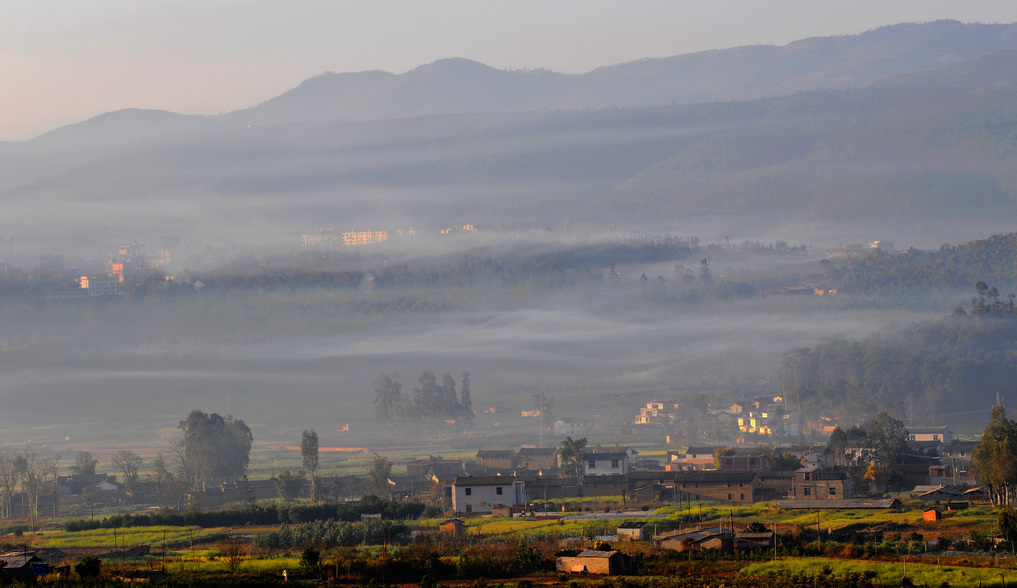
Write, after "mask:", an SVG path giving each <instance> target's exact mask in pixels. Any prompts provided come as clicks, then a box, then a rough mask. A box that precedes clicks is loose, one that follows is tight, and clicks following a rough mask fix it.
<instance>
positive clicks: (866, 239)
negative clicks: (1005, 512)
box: [0, 21, 1017, 453]
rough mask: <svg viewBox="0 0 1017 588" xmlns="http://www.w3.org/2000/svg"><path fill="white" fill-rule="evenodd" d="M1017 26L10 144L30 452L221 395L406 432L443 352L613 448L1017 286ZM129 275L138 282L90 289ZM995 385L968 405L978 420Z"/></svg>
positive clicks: (945, 29)
mask: <svg viewBox="0 0 1017 588" xmlns="http://www.w3.org/2000/svg"><path fill="white" fill-rule="evenodd" d="M1015 33H1017V24H992V25H990V24H962V23H960V22H956V21H937V22H930V23H923V24H901V25H894V26H887V27H883V28H878V29H875V30H870V31H867V32H864V33H861V34H857V35H844V36H839V37H817V38H810V39H805V40H802V41H798V42H795V43H790V44H788V45H786V46H781V47H776V46H765V47H764V46H750V47H737V48H732V49H726V50H715V51H707V52H701V53H695V54H688V55H679V56H676V57H670V58H658V59H647V60H641V61H635V62H630V63H622V64H615V65H611V64H604V65H605V67H601V68H597V69H594V70H593V71H590V72H588V73H585V74H559V73H555V72H551V71H548V70H526V71H519V70H517V71H507V70H499V69H495V68H492V67H489V66H486V65H484V64H482V63H478V62H476V61H472V60H469V59H463V58H456V59H443V60H440V61H436V62H433V63H429V64H424V65H420V66H419V67H417V68H415V69H413V70H411V71H409V72H407V73H403V74H391V73H387V72H380V71H370V72H351V73H327V74H322V75H320V76H317V77H315V78H312V79H308V80H306V81H305V82H303V83H302V84H300V85H299V86H297V87H295V88H293V89H291V90H290V91H288V92H285V93H283V94H281V95H279V96H277V97H274V98H271V99H268V100H265V101H264V102H261V103H259V104H255V105H253V106H251V107H249V108H244V109H240V110H237V111H233V112H228V113H222V114H219V115H207V116H206V115H193V114H180V113H172V112H167V111H158V110H145V109H125V110H118V111H115V112H109V113H106V114H102V115H100V116H96V117H95V118H92V119H89V120H85V121H82V122H79V123H76V124H72V125H69V126H65V127H61V128H58V129H55V130H53V131H50V132H48V133H45V134H43V135H41V136H38V137H36V138H34V139H31V140H26V141H19V142H10V141H9V142H3V143H0V201H2V202H3V211H4V214H3V216H2V218H0V237H2V241H0V259H2V264H0V402H2V403H3V409H2V410H0V444H7V445H10V446H18V447H20V446H22V445H24V444H26V443H28V442H31V443H32V444H41V445H45V446H46V447H47V448H48V450H52V451H55V452H57V453H59V452H61V451H64V452H68V453H69V452H70V451H71V449H70V448H72V447H78V446H80V444H81V443H86V444H90V446H91V447H101V446H104V445H105V446H107V447H115V446H118V445H120V444H124V443H126V444H133V446H137V447H145V448H147V450H148V451H152V450H153V448H156V447H158V448H162V447H164V446H165V444H166V443H167V442H168V440H169V439H171V438H173V437H174V435H175V434H176V426H177V423H178V422H179V421H180V419H181V418H182V417H183V416H184V415H186V414H187V413H188V412H189V411H190V410H193V409H198V410H203V411H207V412H218V413H221V414H227V413H232V414H234V415H236V416H238V417H239V418H242V419H244V420H245V421H246V422H247V423H248V424H249V425H251V427H252V430H253V433H254V437H255V439H257V440H258V442H259V443H286V442H290V441H288V440H292V439H295V438H298V437H299V434H300V430H301V429H307V428H310V427H314V428H315V429H316V430H317V431H318V432H319V434H321V436H322V443H323V445H335V446H345V445H349V446H360V445H369V444H371V443H384V442H386V441H385V439H384V436H383V435H382V434H381V432H380V430H379V428H378V425H377V423H376V422H375V421H374V413H375V406H374V399H375V397H374V382H375V379H376V378H377V377H378V376H379V374H384V373H391V372H398V373H399V374H400V375H401V377H402V382H403V385H404V387H405V388H406V389H407V390H408V389H410V388H412V387H413V385H414V381H415V378H416V376H417V374H419V373H420V372H421V371H423V370H428V369H433V370H434V371H435V372H436V373H439V374H440V373H442V372H450V373H451V374H453V375H454V376H455V377H456V378H459V377H460V376H459V374H462V373H463V372H469V374H470V377H471V381H472V393H473V402H474V408H475V409H476V410H477V414H478V416H477V423H478V427H477V432H475V433H473V435H474V436H475V437H476V436H479V437H481V438H490V439H499V438H500V436H501V435H503V433H502V432H501V431H503V430H506V431H508V432H507V433H504V435H516V436H523V435H526V434H527V433H525V431H527V430H528V429H527V427H529V426H530V425H529V424H528V423H527V422H526V421H523V420H522V418H521V417H520V416H519V415H520V411H521V410H527V409H529V408H531V404H532V400H531V397H532V395H533V394H534V393H537V392H539V391H541V390H543V391H546V392H547V393H549V394H550V395H552V396H554V397H555V398H556V402H557V405H556V413H557V414H558V415H560V416H573V415H574V416H576V417H583V418H595V419H596V420H597V422H598V423H599V425H598V426H601V427H602V431H603V432H604V433H603V434H604V435H610V436H613V437H620V436H622V435H624V434H625V433H624V431H625V426H626V425H630V424H631V418H632V413H633V412H634V411H635V410H636V409H637V408H638V407H639V406H640V405H641V404H645V402H647V401H649V400H653V399H660V398H662V397H665V396H667V397H671V396H673V397H677V396H679V395H681V394H686V393H692V392H695V393H706V394H709V395H710V396H711V397H714V398H717V399H723V400H725V401H726V400H732V401H733V400H737V399H738V398H740V397H742V396H751V395H753V394H766V393H776V392H778V391H781V390H782V386H786V382H785V383H782V381H781V373H782V371H781V370H782V362H783V361H784V359H785V357H786V354H787V353H788V352H789V350H791V349H793V348H799V347H812V348H814V347H815V346H816V345H817V343H819V342H821V341H823V340H825V339H828V338H830V337H833V336H843V337H844V338H846V339H849V340H852V341H866V344H873V340H872V339H866V337H874V338H881V339H885V340H893V339H894V337H895V335H893V333H895V331H894V330H893V329H895V328H900V327H901V325H908V324H910V323H919V322H922V321H927V324H928V323H935V321H940V320H943V319H944V317H947V316H948V315H950V314H951V313H952V312H953V311H954V309H955V308H957V307H964V309H965V310H966V311H975V310H977V308H976V307H977V304H973V303H972V301H971V298H972V294H973V292H974V290H973V288H974V284H975V282H976V281H980V280H981V281H984V282H986V283H988V285H991V286H993V287H996V288H998V290H999V292H1002V293H1003V298H1005V297H1006V294H1007V293H1008V292H1010V291H1011V290H1014V289H1017V277H1015V276H1014V274H1013V268H1014V267H1015V266H1014V265H1013V264H1012V263H1011V262H1012V259H1014V256H1015V255H1017V250H1014V248H1013V247H1012V244H1010V243H1009V242H1002V241H999V240H995V241H994V240H990V237H991V236H992V235H996V234H1007V233H1012V232H1013V228H1014V226H1015V223H1014V221H1015V220H1017V81H1015V80H1017V78H1015V77H1014V76H1013V72H1014V71H1015V69H1017V34H1015ZM254 100H257V98H255V99H252V102H253V101H254ZM344 233H346V235H344ZM349 235H352V237H350V236H349ZM358 235H359V236H358ZM349 239H352V240H353V241H352V242H350V241H349ZM358 239H359V241H358ZM132 242H133V245H131V246H127V245H125V244H128V243H132ZM969 242H970V243H973V244H970V245H967V246H964V245H963V244H966V243H969ZM944 244H951V245H953V246H956V249H953V250H952V249H951V248H950V247H944V248H942V249H941V246H943V245H944ZM132 246H133V247H141V246H144V248H145V252H144V256H143V257H144V259H142V256H141V255H140V254H139V255H135V256H134V258H133V260H134V262H136V264H135V267H133V269H132V268H131V267H128V268H127V269H124V267H123V266H124V265H127V266H130V264H131V263H132V262H131V261H130V260H129V258H130V256H129V255H127V254H122V256H123V257H124V259H123V260H120V261H117V260H116V255H117V253H116V252H117V251H118V248H119V249H123V248H124V247H132ZM911 248H913V249H911ZM923 251H927V252H929V253H927V254H925V253H922V252H923ZM972 251H974V252H978V253H977V254H976V253H971V252H972ZM934 252H935V253H934ZM982 252H996V253H995V254H993V253H985V254H984V255H982ZM937 255H938V257H937ZM124 260H127V261H124ZM117 263H120V264H121V268H120V270H119V271H120V272H121V273H120V276H119V277H122V278H123V282H122V286H118V288H121V289H119V290H117V292H115V293H110V295H107V296H88V295H87V294H85V293H83V292H82V291H83V290H85V288H83V286H82V283H81V281H80V280H81V277H82V276H86V277H89V279H90V280H92V281H93V282H94V283H99V282H100V281H101V280H98V278H101V277H110V276H112V275H113V273H115V272H114V269H112V268H113V267H114V266H115V265H116V264H117ZM893 263H898V264H899V266H893V265H892V264H893ZM110 264H112V265H110ZM881 264H882V265H881ZM901 268H905V269H901ZM908 272H912V273H908ZM905 276H906V279H905ZM167 277H169V279H167ZM999 292H997V297H998V294H999ZM817 294H822V295H817ZM982 295H983V302H984V293H983V294H982ZM990 298H991V297H990ZM935 324H937V325H938V324H939V323H935ZM888 325H889V326H888ZM944 328H945V327H944ZM873 333H880V334H879V335H872V334H873ZM1009 344H1010V343H1009V342H1008V343H1006V345H1009ZM860 345H861V344H860ZM1001 345H1002V344H1001ZM917 354H919V355H920V353H917ZM968 359H971V358H968ZM972 361H974V360H972ZM978 361H981V359H978ZM1012 368H1013V366H1010V365H1009V364H1005V365H1003V367H1001V368H999V369H1000V370H1001V371H1000V372H999V373H997V372H993V374H994V375H993V377H997V376H998V377H999V378H1000V379H1001V380H1002V379H1005V376H1007V374H1009V375H1014V374H1012V373H1011V371H1008V370H1012ZM859 380H864V378H859ZM944 381H945V380H944ZM959 381H960V380H951V383H950V384H943V387H942V390H948V391H949V393H950V394H953V393H956V392H958V390H957V389H956V388H954V387H951V386H955V384H956V382H959ZM994 381H995V380H994ZM870 383H871V382H867V383H866V385H868V384H870ZM956 385H957V386H959V384H956ZM859 386H861V384H859ZM876 388H879V386H878V385H876ZM919 388H921V390H919ZM927 388H928V387H925V388H923V387H922V386H918V385H916V388H915V389H914V390H909V391H908V392H907V394H908V395H909V396H908V398H911V400H905V399H904V398H903V394H904V393H903V392H902V393H901V394H902V397H901V398H883V397H879V399H878V401H877V400H873V401H872V402H873V404H871V405H868V404H866V405H864V406H863V405H851V406H848V405H847V403H840V402H841V401H840V400H838V401H837V402H834V401H833V400H830V399H829V398H825V397H824V398H822V399H821V398H819V397H820V396H822V394H823V393H824V392H823V390H827V389H828V388H824V387H823V386H822V385H817V387H816V390H818V391H817V392H816V395H817V396H816V400H815V402H816V404H815V407H816V411H826V412H827V413H829V414H824V416H841V414H842V415H843V416H844V418H863V417H866V416H873V415H868V414H867V412H868V411H870V409H873V408H875V409H882V410H897V409H900V410H904V411H906V412H907V415H905V414H900V415H899V417H907V418H908V419H910V421H909V422H911V423H916V424H927V423H931V422H932V421H933V420H934V419H935V418H936V417H935V415H934V414H933V413H932V411H922V410H918V409H917V408H915V407H916V406H917V405H918V404H920V401H919V400H918V399H920V398H924V397H922V396H921V394H924V393H925V392H927ZM923 390H924V391H923ZM937 390H939V389H937ZM801 393H803V394H804V392H801ZM1003 393H1004V395H1008V394H1011V393H1012V391H1003ZM929 394H930V397H931V393H929ZM936 394H939V392H938V391H937V392H936ZM944 394H945V392H944ZM986 394H988V395H990V396H993V397H994V394H995V390H991V391H988V390H980V391H978V393H977V394H975V396H977V399H978V402H979V403H981V404H978V406H974V407H970V409H969V411H968V412H965V411H961V410H959V409H958V411H957V413H956V416H957V422H956V423H955V424H954V423H951V425H954V426H956V427H957V429H958V430H969V431H972V432H973V431H975V430H978V429H979V428H980V426H981V425H982V424H983V423H984V422H985V419H986V418H987V416H988V412H989V410H990V408H991V400H987V398H988V396H985V395H986ZM983 396H985V398H983ZM936 398H940V396H936ZM983 400H985V402H982V401H983ZM942 402H943V403H944V404H943V406H947V405H949V402H948V401H947V400H942ZM878 403H883V404H878ZM983 405H984V406H983ZM949 406H953V405H949ZM491 409H494V410H491ZM833 412H840V413H841V414H833ZM941 420H942V413H940V421H941ZM936 424H942V422H938V423H936ZM347 425H348V427H347ZM344 427H346V428H347V430H344ZM531 428H532V427H531ZM421 443H423V441H421ZM470 443H474V444H476V443H477V441H476V440H475V439H471V440H470ZM61 447H64V449H61Z"/></svg>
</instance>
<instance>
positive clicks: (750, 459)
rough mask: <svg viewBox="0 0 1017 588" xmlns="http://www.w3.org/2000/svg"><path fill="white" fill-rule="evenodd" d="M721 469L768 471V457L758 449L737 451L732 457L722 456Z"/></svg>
mask: <svg viewBox="0 0 1017 588" xmlns="http://www.w3.org/2000/svg"><path fill="white" fill-rule="evenodd" d="M720 469H722V470H727V471H731V470H741V471H760V470H764V469H766V456H765V455H762V454H761V453H759V451H758V450H757V449H754V448H753V449H735V450H734V452H733V453H731V454H730V455H722V456H720Z"/></svg>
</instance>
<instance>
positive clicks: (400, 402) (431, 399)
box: [374, 370, 474, 435]
mask: <svg viewBox="0 0 1017 588" xmlns="http://www.w3.org/2000/svg"><path fill="white" fill-rule="evenodd" d="M417 382H418V386H417V387H415V388H413V394H412V395H407V394H403V392H402V383H401V382H400V381H399V374H397V373H392V374H381V375H380V376H378V377H377V379H375V382H374V416H375V420H377V421H378V422H379V423H382V424H384V425H385V426H386V430H387V431H389V432H392V431H394V430H395V429H396V428H398V429H399V430H401V431H403V433H404V434H406V433H410V432H412V433H421V432H422V433H424V434H432V435H448V434H453V433H461V432H463V431H466V430H469V429H471V428H472V427H473V420H474V414H473V402H472V400H470V374H469V372H463V375H462V378H461V380H460V382H461V384H462V388H461V390H460V392H459V393H458V394H457V393H456V381H455V380H454V379H453V378H452V375H451V374H450V373H448V372H446V373H444V374H442V377H441V383H440V384H439V383H438V379H437V378H436V377H435V375H434V371H433V370H424V371H423V372H422V373H421V374H420V377H419V378H418V379H417Z"/></svg>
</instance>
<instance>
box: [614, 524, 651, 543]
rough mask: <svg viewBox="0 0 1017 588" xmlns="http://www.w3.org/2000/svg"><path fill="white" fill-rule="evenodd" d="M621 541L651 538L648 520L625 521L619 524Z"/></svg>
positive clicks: (618, 532)
mask: <svg viewBox="0 0 1017 588" xmlns="http://www.w3.org/2000/svg"><path fill="white" fill-rule="evenodd" d="M617 534H618V540H619V541H646V540H647V539H649V538H650V527H649V525H648V524H647V523H646V521H625V522H624V523H622V524H620V525H618V531H617Z"/></svg>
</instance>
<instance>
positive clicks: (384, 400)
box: [374, 372, 406, 424]
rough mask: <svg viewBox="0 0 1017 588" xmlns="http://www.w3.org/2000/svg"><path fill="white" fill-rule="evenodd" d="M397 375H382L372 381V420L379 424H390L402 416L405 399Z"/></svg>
mask: <svg viewBox="0 0 1017 588" xmlns="http://www.w3.org/2000/svg"><path fill="white" fill-rule="evenodd" d="M402 389H403V385H402V384H401V383H400V382H399V374H397V373H395V372H392V373H391V374H382V375H380V376H378V377H377V378H376V379H375V380H374V418H375V420H377V421H378V422H380V423H385V424H388V423H391V422H392V421H395V420H397V419H399V418H400V417H401V416H402V414H403V406H404V405H405V401H406V399H405V398H404V397H403V395H402Z"/></svg>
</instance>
